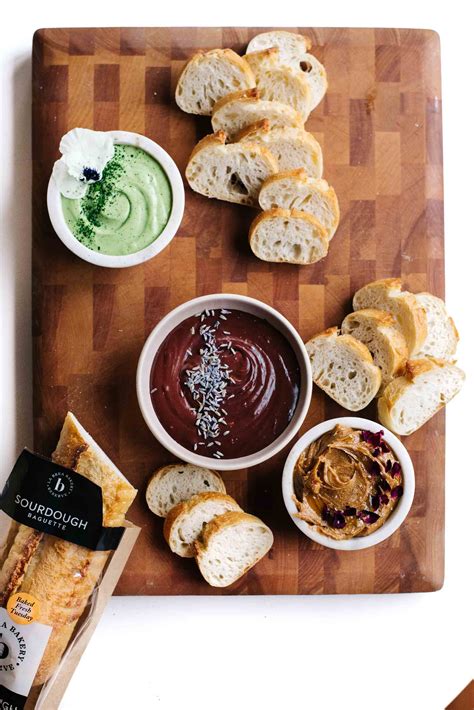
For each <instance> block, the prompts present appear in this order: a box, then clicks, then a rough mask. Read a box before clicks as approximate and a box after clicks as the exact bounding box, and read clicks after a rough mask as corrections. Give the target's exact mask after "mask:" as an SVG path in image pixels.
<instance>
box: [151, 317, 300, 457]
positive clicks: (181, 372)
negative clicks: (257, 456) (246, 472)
mask: <svg viewBox="0 0 474 710" xmlns="http://www.w3.org/2000/svg"><path fill="white" fill-rule="evenodd" d="M299 392H300V369H299V366H298V361H297V358H296V355H295V352H294V350H293V348H292V347H291V345H290V343H289V342H288V341H287V339H286V338H285V337H284V336H283V335H282V334H281V333H280V332H279V331H278V330H276V328H274V327H273V326H272V325H270V323H268V322H267V321H266V320H263V319H262V318H258V317H257V316H254V315H251V314H250V313H246V312H244V311H238V310H232V311H229V310H225V309H222V310H221V309H219V310H211V311H205V312H203V313H200V314H196V315H195V316H191V317H190V318H187V319H186V320H184V321H183V322H182V323H180V324H179V325H178V326H177V327H176V328H174V330H172V331H171V332H170V333H169V334H168V336H167V337H166V339H165V340H164V341H163V343H162V344H161V346H160V348H159V350H158V352H157V354H156V357H155V361H154V363H153V367H152V371H151V378H150V393H151V399H152V403H153V407H154V409H155V412H156V414H157V416H158V419H159V420H160V422H161V424H162V426H163V427H164V428H165V429H166V431H167V432H168V434H169V435H170V436H172V437H173V439H174V440H175V441H176V442H178V443H179V444H181V445H182V446H184V447H185V448H186V449H188V450H190V451H195V452H196V453H197V454H199V455H201V456H208V457H213V458H216V459H219V458H237V457H242V456H248V455H249V454H253V453H255V452H256V451H260V450H261V449H264V448H265V447H266V446H268V445H269V444H271V443H272V442H273V441H274V440H275V439H276V438H277V437H278V436H279V435H280V434H281V433H282V432H283V431H284V430H285V429H286V427H287V425H288V423H289V422H290V420H291V419H292V417H293V414H294V412H295V409H296V405H297V403H298V397H299Z"/></svg>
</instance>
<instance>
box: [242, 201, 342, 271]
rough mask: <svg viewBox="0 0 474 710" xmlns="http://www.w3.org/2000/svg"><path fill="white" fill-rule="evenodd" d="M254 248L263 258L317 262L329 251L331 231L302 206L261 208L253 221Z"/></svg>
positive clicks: (293, 262)
mask: <svg viewBox="0 0 474 710" xmlns="http://www.w3.org/2000/svg"><path fill="white" fill-rule="evenodd" d="M249 242H250V248H251V249H252V251H253V253H254V254H255V256H257V257H258V258H259V259H262V261H272V262H286V263H288V264H303V265H304V264H314V263H315V262H317V261H320V260H321V259H324V257H325V256H326V255H327V253H328V247H329V240H328V237H327V231H326V230H325V229H324V227H323V226H322V225H321V224H320V223H319V222H318V220H317V219H316V218H315V217H313V216H312V215H310V214H307V213H306V212H299V211H298V210H282V209H279V208H277V209H272V210H266V211H265V212H261V213H260V214H259V215H257V217H256V218H255V219H254V221H253V222H252V224H251V225H250V231H249Z"/></svg>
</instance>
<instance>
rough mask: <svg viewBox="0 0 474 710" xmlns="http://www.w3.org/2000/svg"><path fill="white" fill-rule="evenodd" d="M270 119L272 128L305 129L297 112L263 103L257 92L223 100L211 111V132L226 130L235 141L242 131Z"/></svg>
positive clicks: (277, 102) (277, 105)
mask: <svg viewBox="0 0 474 710" xmlns="http://www.w3.org/2000/svg"><path fill="white" fill-rule="evenodd" d="M264 118H267V119H268V121H269V122H270V125H272V126H290V127H292V128H303V126H304V122H303V119H302V117H301V116H300V114H299V113H298V111H295V109H294V108H292V107H291V106H289V105H288V104H284V103H281V101H264V100H263V99H261V98H260V93H259V91H258V89H248V90H247V91H237V92H235V93H233V94H228V95H227V96H224V98H223V99H221V100H220V101H218V102H217V103H216V104H215V105H214V108H213V110H212V128H213V130H214V131H220V130H223V131H225V133H226V134H227V135H228V136H229V138H230V139H233V138H234V137H235V136H236V135H237V134H238V133H239V132H240V131H241V130H243V129H244V128H246V127H247V126H251V125H252V124H253V123H256V122H257V121H260V120H263V119H264Z"/></svg>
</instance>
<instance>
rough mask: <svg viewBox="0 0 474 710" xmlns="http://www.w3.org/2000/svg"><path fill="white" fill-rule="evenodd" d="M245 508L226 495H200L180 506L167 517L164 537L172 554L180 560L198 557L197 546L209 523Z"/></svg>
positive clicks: (175, 507) (176, 506) (172, 509)
mask: <svg viewBox="0 0 474 710" xmlns="http://www.w3.org/2000/svg"><path fill="white" fill-rule="evenodd" d="M232 510H233V511H241V510H242V509H241V507H240V505H239V504H238V503H236V501H235V500H234V499H233V498H231V496H228V495H226V494H225V493H198V494H197V495H195V496H193V497H192V498H190V499H189V500H186V501H183V502H182V503H178V505H175V506H174V508H171V510H170V512H169V513H168V515H167V516H166V520H165V525H164V528H163V535H164V536H165V540H166V542H167V543H168V545H169V546H170V548H171V551H172V552H174V553H176V554H177V555H179V556H180V557H194V543H195V542H196V540H197V539H198V537H199V536H200V534H201V532H202V530H203V528H204V526H205V525H207V523H209V522H210V521H211V520H213V519H214V518H216V517H217V516H218V515H223V514H224V513H228V512H229V511H232Z"/></svg>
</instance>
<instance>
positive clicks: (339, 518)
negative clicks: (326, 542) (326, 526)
mask: <svg viewBox="0 0 474 710" xmlns="http://www.w3.org/2000/svg"><path fill="white" fill-rule="evenodd" d="M331 524H332V527H333V528H337V529H338V530H340V529H341V528H345V527H346V519H345V517H344V514H343V513H341V511H340V510H336V511H335V512H334V515H333V516H332V523H331Z"/></svg>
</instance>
